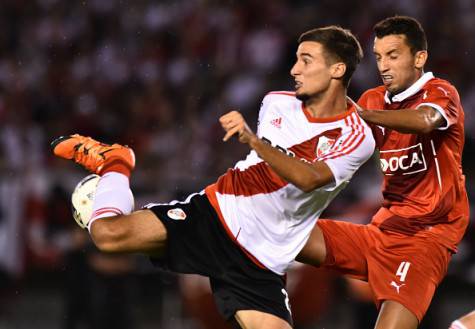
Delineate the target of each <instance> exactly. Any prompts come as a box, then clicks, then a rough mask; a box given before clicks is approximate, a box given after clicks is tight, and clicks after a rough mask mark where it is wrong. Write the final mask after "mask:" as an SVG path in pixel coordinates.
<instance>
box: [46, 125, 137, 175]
mask: <svg viewBox="0 0 475 329" xmlns="http://www.w3.org/2000/svg"><path fill="white" fill-rule="evenodd" d="M51 147H52V148H53V153H54V154H55V155H56V156H58V157H60V158H63V159H69V160H74V161H75V162H76V163H78V164H80V165H81V166H83V167H84V168H86V169H87V170H89V171H90V172H93V173H96V174H99V175H100V174H102V173H103V172H104V171H105V170H106V169H107V168H110V167H112V166H114V167H118V168H123V169H124V170H122V171H125V174H127V171H128V174H130V171H132V170H133V169H134V167H135V155H134V151H133V150H132V149H131V148H129V147H126V146H122V145H120V144H112V145H109V144H104V143H101V142H98V141H96V140H95V139H92V138H91V137H85V136H81V135H78V134H75V135H70V136H61V137H59V138H57V139H55V140H54V141H53V142H52V143H51ZM118 171H121V170H118Z"/></svg>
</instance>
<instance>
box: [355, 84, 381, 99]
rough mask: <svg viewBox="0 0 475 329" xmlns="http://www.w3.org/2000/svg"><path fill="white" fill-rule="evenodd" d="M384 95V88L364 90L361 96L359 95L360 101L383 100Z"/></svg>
mask: <svg viewBox="0 0 475 329" xmlns="http://www.w3.org/2000/svg"><path fill="white" fill-rule="evenodd" d="M385 94H386V88H384V86H378V87H375V88H371V89H368V90H366V91H365V92H364V93H363V94H361V97H360V99H362V98H384V95H385Z"/></svg>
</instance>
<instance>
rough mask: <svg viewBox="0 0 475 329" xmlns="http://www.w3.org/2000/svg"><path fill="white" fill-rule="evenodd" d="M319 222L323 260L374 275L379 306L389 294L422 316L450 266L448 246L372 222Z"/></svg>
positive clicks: (349, 272) (366, 276)
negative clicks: (364, 223)
mask: <svg viewBox="0 0 475 329" xmlns="http://www.w3.org/2000/svg"><path fill="white" fill-rule="evenodd" d="M317 225H318V226H319V227H320V228H321V229H322V231H323V235H324V238H325V245H326V248H327V256H326V259H325V262H324V263H323V265H322V266H324V267H326V268H330V269H334V270H337V271H338V272H340V273H342V274H347V275H350V276H353V277H355V278H358V279H361V280H365V281H368V283H369V286H370V287H371V289H372V291H373V294H374V298H375V303H376V305H377V307H378V308H379V307H380V306H381V303H382V302H384V301H385V300H392V301H396V302H399V303H401V304H402V305H404V306H405V307H406V308H407V309H409V310H410V311H411V312H413V313H414V314H415V315H416V317H417V318H418V319H419V322H420V321H421V320H422V318H423V317H424V314H425V313H426V311H427V309H428V308H429V304H430V302H431V300H432V297H433V296H434V292H435V289H436V287H437V286H438V285H439V283H440V282H441V281H442V279H443V277H444V276H445V274H446V272H447V267H448V264H449V261H450V258H451V253H450V251H449V250H448V249H447V248H445V247H443V246H442V245H440V244H438V243H437V242H435V241H432V240H430V239H427V238H422V237H417V236H407V235H404V234H400V233H396V232H390V231H381V230H380V229H379V228H378V227H376V226H375V225H371V224H369V225H356V224H352V223H347V222H342V221H335V220H318V221H317Z"/></svg>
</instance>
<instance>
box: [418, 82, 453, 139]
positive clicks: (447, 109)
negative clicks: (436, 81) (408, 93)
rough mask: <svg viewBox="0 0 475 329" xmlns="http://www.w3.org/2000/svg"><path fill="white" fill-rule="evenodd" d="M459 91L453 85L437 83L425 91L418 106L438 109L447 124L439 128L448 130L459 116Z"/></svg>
mask: <svg viewBox="0 0 475 329" xmlns="http://www.w3.org/2000/svg"><path fill="white" fill-rule="evenodd" d="M456 93H457V92H456V91H455V90H454V89H453V88H451V86H450V85H449V86H444V85H437V86H432V87H431V88H430V89H427V90H425V91H424V96H423V102H422V103H421V104H419V105H418V106H417V107H418V108H419V107H421V106H430V107H432V108H433V109H435V110H436V111H438V112H439V113H440V114H441V115H442V116H443V117H444V119H445V125H443V126H441V127H439V128H438V129H439V130H446V129H448V128H449V127H450V126H451V125H453V124H454V123H455V122H457V120H458V117H459V114H460V113H459V107H458V106H456V104H457V101H456V99H457V98H458V95H457V94H456Z"/></svg>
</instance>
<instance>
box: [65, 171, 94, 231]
mask: <svg viewBox="0 0 475 329" xmlns="http://www.w3.org/2000/svg"><path fill="white" fill-rule="evenodd" d="M99 178H100V176H99V175H96V174H91V175H89V176H86V177H84V178H83V179H81V181H80V182H79V183H78V184H77V185H76V187H75V188H74V191H73V194H72V196H71V204H72V208H73V217H74V219H75V220H76V223H78V225H79V226H81V228H83V229H85V228H86V227H87V223H89V220H90V219H91V216H92V204H93V202H94V196H95V195H96V188H97V183H98V182H99Z"/></svg>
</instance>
